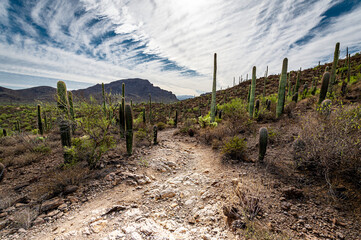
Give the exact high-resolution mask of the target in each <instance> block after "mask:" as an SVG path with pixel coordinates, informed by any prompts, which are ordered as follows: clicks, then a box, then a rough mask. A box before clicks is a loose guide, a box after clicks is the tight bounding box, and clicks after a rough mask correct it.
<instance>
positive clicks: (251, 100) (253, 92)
mask: <svg viewBox="0 0 361 240" xmlns="http://www.w3.org/2000/svg"><path fill="white" fill-rule="evenodd" d="M255 95H256V66H253V69H252V82H251V91H250V94H249V104H248V112H249V117H250V118H252V117H253V109H254V101H255Z"/></svg>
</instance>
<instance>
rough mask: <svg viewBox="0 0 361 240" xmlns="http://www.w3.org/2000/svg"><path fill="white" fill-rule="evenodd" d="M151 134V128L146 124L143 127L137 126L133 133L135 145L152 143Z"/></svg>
mask: <svg viewBox="0 0 361 240" xmlns="http://www.w3.org/2000/svg"><path fill="white" fill-rule="evenodd" d="M152 134H153V130H152V129H151V128H150V127H148V126H145V127H144V128H139V129H138V130H137V131H136V132H135V133H134V139H135V144H136V146H137V147H140V146H144V145H146V146H149V145H150V144H151V143H152Z"/></svg>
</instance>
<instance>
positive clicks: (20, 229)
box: [18, 228, 26, 233]
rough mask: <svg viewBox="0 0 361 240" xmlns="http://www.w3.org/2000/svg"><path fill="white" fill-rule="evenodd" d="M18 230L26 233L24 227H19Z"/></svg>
mask: <svg viewBox="0 0 361 240" xmlns="http://www.w3.org/2000/svg"><path fill="white" fill-rule="evenodd" d="M18 232H19V233H26V230H25V229H24V228H19V230H18Z"/></svg>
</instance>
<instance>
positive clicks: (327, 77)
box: [318, 72, 331, 104]
mask: <svg viewBox="0 0 361 240" xmlns="http://www.w3.org/2000/svg"><path fill="white" fill-rule="evenodd" d="M330 77H331V76H330V73H329V72H325V73H324V74H323V76H322V83H321V90H320V96H319V98H318V104H321V103H322V101H323V100H325V98H326V95H327V89H328V85H329V81H330Z"/></svg>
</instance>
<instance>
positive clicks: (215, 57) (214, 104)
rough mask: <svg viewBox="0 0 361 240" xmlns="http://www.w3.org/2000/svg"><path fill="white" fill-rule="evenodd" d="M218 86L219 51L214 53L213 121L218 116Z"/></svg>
mask: <svg viewBox="0 0 361 240" xmlns="http://www.w3.org/2000/svg"><path fill="white" fill-rule="evenodd" d="M216 88H217V53H215V54H214V66H213V86H212V100H211V122H214V120H215V118H216Z"/></svg>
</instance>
